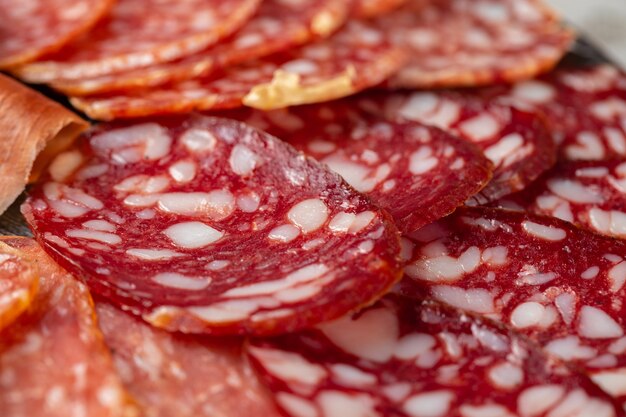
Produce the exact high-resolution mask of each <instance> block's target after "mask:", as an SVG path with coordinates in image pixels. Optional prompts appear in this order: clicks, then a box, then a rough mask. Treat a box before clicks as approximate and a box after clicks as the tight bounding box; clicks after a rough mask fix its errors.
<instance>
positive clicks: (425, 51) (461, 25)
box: [379, 0, 573, 88]
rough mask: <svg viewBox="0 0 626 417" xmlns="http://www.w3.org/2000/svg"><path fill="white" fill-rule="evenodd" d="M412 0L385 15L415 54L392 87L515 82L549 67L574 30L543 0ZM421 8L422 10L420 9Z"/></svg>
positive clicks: (399, 38) (401, 42) (398, 40)
mask: <svg viewBox="0 0 626 417" xmlns="http://www.w3.org/2000/svg"><path fill="white" fill-rule="evenodd" d="M423 3H424V0H412V1H411V2H410V3H409V4H408V5H407V6H406V7H405V8H402V9H400V10H399V11H397V12H394V13H390V14H388V15H386V16H383V17H382V18H381V19H380V22H379V24H380V25H382V26H384V27H386V28H387V29H388V30H389V31H391V32H392V34H393V35H394V38H395V41H396V43H397V44H398V45H401V46H403V47H405V48H407V49H409V50H410V51H411V56H412V57H413V59H412V60H411V61H410V62H409V63H408V64H407V65H406V66H405V67H404V68H403V69H402V70H401V71H400V72H398V74H396V75H395V76H394V77H393V78H392V79H391V80H390V81H389V85H390V86H392V87H404V88H433V87H461V86H478V85H487V84H492V83H496V82H503V81H505V82H512V81H517V80H520V79H527V78H532V77H533V76H535V75H537V74H539V73H542V72H545V71H548V70H550V69H552V67H553V66H554V65H555V64H556V63H557V62H558V61H559V60H560V59H561V57H562V56H563V55H564V54H565V52H566V51H567V50H568V48H569V45H570V43H571V42H572V40H573V33H572V31H570V30H569V29H565V28H563V27H562V26H561V23H560V22H559V19H558V18H557V16H555V15H554V14H553V12H552V11H550V10H547V9H546V7H545V6H544V4H543V3H542V2H540V1H539V0H522V1H519V0H486V1H474V0H439V1H428V2H427V5H426V7H424V4H423ZM416 9H417V10H416Z"/></svg>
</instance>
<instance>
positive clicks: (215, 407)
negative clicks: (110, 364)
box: [96, 302, 279, 417]
mask: <svg viewBox="0 0 626 417" xmlns="http://www.w3.org/2000/svg"><path fill="white" fill-rule="evenodd" d="M96 310H97V312H98V321H99V323H100V328H101V329H102V332H103V333H104V339H105V342H106V344H107V346H108V347H109V349H111V352H112V354H113V358H114V362H115V366H116V368H117V370H118V373H119V375H120V377H121V378H122V380H123V382H124V385H125V386H126V387H127V388H128V390H129V392H130V394H131V395H132V396H133V398H134V399H135V400H136V401H137V403H138V405H139V407H140V409H141V415H144V416H149V417H172V416H176V417H215V416H220V417H221V416H224V417H249V416H253V415H258V416H266V417H278V416H279V414H278V411H277V410H276V408H275V406H274V404H273V402H272V399H271V397H270V396H269V395H268V393H267V392H266V390H265V388H264V387H262V386H261V384H260V383H259V381H258V379H257V378H256V376H255V375H254V373H253V371H252V369H251V367H250V366H249V364H248V362H247V360H246V359H245V357H244V356H243V352H242V345H243V341H242V340H240V339H230V338H229V339H227V338H210V339H209V338H201V337H193V336H184V335H180V334H173V333H169V332H166V331H164V330H159V329H156V328H154V327H152V326H150V325H149V324H147V323H145V322H143V321H142V320H139V319H136V318H133V317H132V316H130V315H128V314H126V313H124V312H122V311H120V310H118V309H117V308H115V307H113V306H112V305H110V304H107V303H104V302H97V303H96Z"/></svg>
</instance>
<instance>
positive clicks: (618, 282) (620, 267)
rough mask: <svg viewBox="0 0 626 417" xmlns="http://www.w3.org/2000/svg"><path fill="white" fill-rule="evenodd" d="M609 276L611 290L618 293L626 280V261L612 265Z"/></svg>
mask: <svg viewBox="0 0 626 417" xmlns="http://www.w3.org/2000/svg"><path fill="white" fill-rule="evenodd" d="M607 276H608V278H609V280H610V281H611V291H612V292H614V293H616V292H618V291H619V290H621V289H622V287H623V286H624V283H625V282H626V261H622V262H620V263H618V264H617V265H614V266H613V267H611V269H609V273H608V274H607Z"/></svg>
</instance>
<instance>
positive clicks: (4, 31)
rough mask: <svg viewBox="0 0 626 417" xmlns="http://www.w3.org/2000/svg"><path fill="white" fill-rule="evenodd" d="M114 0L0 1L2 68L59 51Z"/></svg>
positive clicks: (111, 4)
mask: <svg viewBox="0 0 626 417" xmlns="http://www.w3.org/2000/svg"><path fill="white" fill-rule="evenodd" d="M113 3H114V0H47V1H28V2H26V1H14V0H1V1H0V16H2V21H1V22H0V68H3V69H4V68H8V67H11V66H15V65H19V64H24V63H26V62H30V61H34V60H35V59H37V58H39V57H40V56H42V55H44V54H46V53H50V52H56V51H57V50H59V49H60V48H62V47H63V46H64V45H65V44H66V43H68V42H70V41H71V40H73V39H74V38H76V37H78V36H80V35H81V34H83V33H84V32H87V31H88V30H89V29H91V28H92V26H93V25H95V24H96V22H97V21H98V20H99V19H101V18H102V17H103V16H104V15H105V14H106V13H107V12H108V11H109V9H110V8H111V6H113Z"/></svg>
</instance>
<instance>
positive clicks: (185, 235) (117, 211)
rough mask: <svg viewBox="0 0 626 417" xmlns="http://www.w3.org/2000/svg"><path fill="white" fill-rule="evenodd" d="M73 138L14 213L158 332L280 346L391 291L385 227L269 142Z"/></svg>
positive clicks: (393, 241)
mask: <svg viewBox="0 0 626 417" xmlns="http://www.w3.org/2000/svg"><path fill="white" fill-rule="evenodd" d="M84 139H85V140H84V142H83V147H82V149H80V150H79V149H76V151H78V152H79V154H80V158H81V160H82V163H81V164H77V165H76V171H75V172H73V173H70V174H68V175H67V176H66V177H65V178H54V177H47V178H45V179H43V180H42V181H41V182H40V183H39V184H38V185H37V186H36V187H34V188H33V189H32V190H31V193H30V197H29V199H28V200H27V201H26V203H25V204H24V205H23V207H22V212H23V214H24V215H25V217H26V219H27V221H28V223H29V224H30V226H31V227H32V229H33V231H34V233H35V235H36V237H37V238H38V239H39V240H40V241H41V243H42V245H43V246H44V248H45V249H46V251H48V253H50V255H51V256H52V257H54V258H55V259H56V260H57V261H58V262H59V263H61V264H62V265H64V266H65V267H66V268H68V270H70V271H72V272H73V273H75V274H76V275H77V276H80V277H82V278H84V279H85V280H86V282H87V284H88V285H89V286H90V288H91V289H92V290H93V291H95V292H96V293H99V294H101V295H103V296H105V297H106V298H108V299H110V300H111V302H113V303H115V304H116V305H118V306H122V307H125V308H127V309H130V310H131V311H132V312H134V313H135V314H140V315H142V316H143V317H144V319H146V320H147V321H149V322H150V323H152V324H153V325H155V326H157V327H162V328H166V329H168V330H177V331H183V332H188V333H191V332H193V333H201V332H205V333H214V334H235V333H239V334H241V333H255V334H264V333H284V332H288V331H292V330H296V329H300V328H303V327H309V326H312V325H314V324H316V323H319V322H323V321H326V320H331V319H333V318H336V317H338V316H340V315H342V314H345V313H346V312H348V311H351V310H353V309H356V308H357V307H359V306H361V305H363V304H367V303H369V302H371V301H372V300H373V299H375V298H377V297H378V296H379V295H380V294H382V293H384V292H385V291H386V290H387V289H388V288H389V287H390V286H391V285H392V284H393V283H395V282H396V281H397V279H399V276H400V274H401V270H400V261H399V256H398V255H399V238H398V231H397V229H396V227H395V225H394V224H393V222H392V221H391V218H390V216H389V215H388V214H386V212H384V211H382V210H380V209H378V208H377V207H375V206H373V205H372V204H371V203H370V201H369V200H368V199H367V198H366V197H364V196H362V195H361V194H359V193H357V192H355V191H354V190H353V189H352V188H350V187H349V186H347V184H345V183H344V182H343V181H342V179H341V178H340V177H339V176H338V175H336V174H334V173H332V172H330V171H329V170H327V169H326V168H325V167H323V166H322V165H320V164H318V163H317V162H315V161H313V160H310V159H307V158H305V157H304V156H303V155H301V154H298V153H297V152H296V151H295V150H294V149H293V148H292V147H290V146H288V145H287V144H285V143H283V142H281V141H279V140H277V139H276V138H274V137H271V136H269V135H267V134H265V133H262V132H259V131H257V130H255V129H253V128H251V127H249V126H246V125H244V124H242V123H239V122H236V121H233V120H227V119H218V118H210V117H201V116H188V117H186V118H183V119H171V120H167V119H165V120H163V121H158V122H157V121H144V122H142V123H139V124H129V125H112V126H111V125H109V126H107V125H102V126H101V127H100V128H97V129H95V130H94V131H92V132H91V133H90V134H89V135H88V136H87V137H85V138H84Z"/></svg>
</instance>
